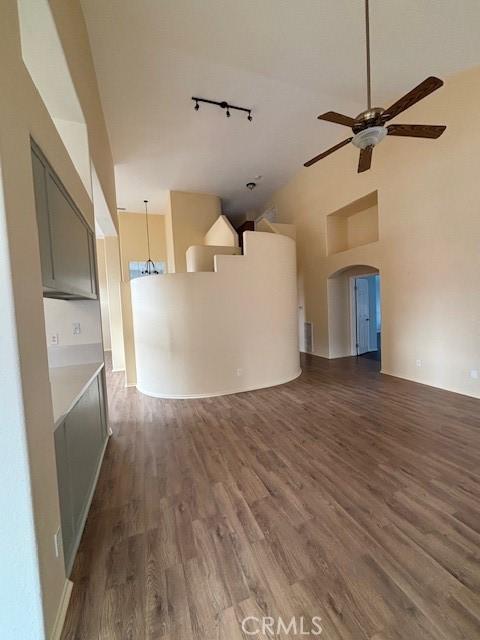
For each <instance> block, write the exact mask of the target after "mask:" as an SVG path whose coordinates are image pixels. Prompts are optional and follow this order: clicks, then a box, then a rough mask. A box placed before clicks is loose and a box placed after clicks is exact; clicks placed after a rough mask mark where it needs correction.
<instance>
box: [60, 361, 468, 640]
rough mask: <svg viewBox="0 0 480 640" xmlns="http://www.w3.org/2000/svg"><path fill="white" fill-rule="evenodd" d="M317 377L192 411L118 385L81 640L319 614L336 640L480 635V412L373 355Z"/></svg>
mask: <svg viewBox="0 0 480 640" xmlns="http://www.w3.org/2000/svg"><path fill="white" fill-rule="evenodd" d="M302 364H303V374H302V376H301V377H300V378H299V379H298V380H296V381H294V382H291V383H289V384H286V385H283V386H280V387H274V388H271V389H265V390H261V391H255V392H250V393H243V394H238V395H233V396H223V397H220V398H211V399H201V400H188V401H185V400H184V401H181V400H180V401H178V400H177V401H173V400H156V399H153V398H148V397H146V396H142V395H141V394H139V393H138V392H137V391H136V390H135V389H132V388H130V389H124V388H123V387H122V384H123V376H122V375H121V374H111V373H110V374H109V391H110V417H111V426H112V428H113V432H114V435H113V437H112V438H111V440H110V443H109V445H108V449H107V453H106V457H105V461H104V465H103V469H102V472H101V476H100V479H99V483H98V487H97V491H96V494H95V497H94V501H93V504H92V508H91V511H90V515H89V518H88V522H87V526H86V530H85V533H84V536H83V540H82V543H81V547H80V551H79V554H78V556H77V560H76V563H75V567H74V571H73V575H72V580H73V581H74V588H73V594H72V599H71V602H70V606H69V610H68V613H67V620H66V623H65V628H64V634H63V638H64V639H67V638H68V639H72V638H77V639H82V640H87V639H88V640H90V639H94V638H95V639H97V638H98V639H102V640H106V639H108V640H110V639H117V638H118V639H121V640H128V639H135V640H142V639H143V638H146V639H149V640H213V639H215V640H239V639H241V638H252V637H254V638H272V637H275V636H272V635H270V634H269V633H268V632H266V634H264V635H262V634H259V635H255V636H252V635H250V636H248V635H244V634H242V632H241V627H240V621H241V620H242V619H243V618H244V617H246V616H255V617H257V618H261V617H262V616H272V617H274V618H276V617H280V616H281V617H282V619H283V620H286V621H289V620H290V618H291V617H292V616H295V617H296V618H297V619H298V618H300V617H302V616H303V617H304V618H305V619H308V620H310V619H311V618H312V617H313V616H319V617H321V618H322V622H321V624H322V626H323V632H322V634H321V635H320V636H319V637H320V638H323V639H328V640H347V639H348V640H363V639H369V640H454V639H457V638H458V639H460V638H462V639H466V640H476V639H478V638H480V595H479V594H480V564H479V560H480V465H479V460H480V415H479V413H480V412H479V409H480V401H478V400H474V399H472V398H468V397H464V396H460V395H455V394H452V393H448V392H444V391H440V390H436V389H432V388H429V387H425V386H422V385H417V384H414V383H411V382H407V381H403V380H399V379H396V378H392V377H388V376H381V375H380V374H379V373H378V372H377V367H378V365H377V363H376V362H373V361H369V360H365V359H361V358H360V359H358V360H356V359H353V358H352V359H351V358H347V359H342V360H336V361H327V360H323V359H321V358H315V357H311V356H309V357H305V358H304V360H303V363H302ZM251 622H252V627H249V629H250V630H255V627H253V621H251ZM307 627H308V625H307ZM307 630H308V629H307ZM297 631H298V628H297ZM277 637H284V638H285V637H287V638H297V637H298V638H300V637H301V638H308V636H305V635H302V636H301V635H300V634H298V635H296V634H295V633H290V634H283V636H277ZM311 637H315V636H311ZM317 637H318V636H317Z"/></svg>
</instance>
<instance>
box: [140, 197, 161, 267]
mask: <svg viewBox="0 0 480 640" xmlns="http://www.w3.org/2000/svg"><path fill="white" fill-rule="evenodd" d="M143 202H144V203H145V226H146V229H147V250H148V259H147V261H146V262H145V267H144V269H143V271H142V275H143V276H153V275H158V271H157V270H156V269H155V263H154V262H153V260H152V258H151V255H150V231H149V228H148V200H144V201H143Z"/></svg>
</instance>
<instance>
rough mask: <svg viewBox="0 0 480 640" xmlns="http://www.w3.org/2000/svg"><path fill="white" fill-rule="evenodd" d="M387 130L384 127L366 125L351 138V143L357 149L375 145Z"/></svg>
mask: <svg viewBox="0 0 480 640" xmlns="http://www.w3.org/2000/svg"><path fill="white" fill-rule="evenodd" d="M387 133H388V131H387V128H386V127H368V128H367V129H363V131H359V132H358V133H356V134H355V135H354V136H353V138H352V144H354V145H355V146H356V147H358V148H359V149H366V148H367V147H375V146H376V145H377V144H378V143H379V142H381V141H382V140H383V139H384V138H385V136H386V135H387Z"/></svg>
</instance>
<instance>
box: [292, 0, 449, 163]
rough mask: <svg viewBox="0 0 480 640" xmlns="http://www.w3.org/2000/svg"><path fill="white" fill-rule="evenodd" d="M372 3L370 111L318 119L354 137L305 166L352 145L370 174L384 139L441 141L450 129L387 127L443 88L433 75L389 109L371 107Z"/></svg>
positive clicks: (367, 22) (367, 20) (367, 25)
mask: <svg viewBox="0 0 480 640" xmlns="http://www.w3.org/2000/svg"><path fill="white" fill-rule="evenodd" d="M368 3H369V0H365V36H366V38H365V41H366V53H367V105H368V107H367V109H366V110H365V111H362V113H360V114H359V115H358V116H357V117H356V118H350V117H349V116H344V115H342V114H341V113H336V112H335V111H327V113H322V115H320V116H318V119H319V120H326V121H327V122H334V123H335V124H342V125H344V126H346V127H351V129H352V131H353V134H354V135H353V136H351V137H350V138H347V139H346V140H343V141H342V142H339V143H338V144H336V145H335V146H334V147H331V148H330V149H327V151H324V152H323V153H320V154H319V155H318V156H315V157H314V158H312V159H311V160H309V161H308V162H305V165H304V166H305V167H311V166H312V164H315V163H316V162H318V161H319V160H321V159H322V158H325V157H326V156H328V155H330V154H331V153H333V152H334V151H337V149H341V148H342V147H344V146H345V145H347V144H349V143H350V142H351V143H352V144H354V145H355V146H356V147H358V148H359V149H360V158H359V161H358V173H362V172H363V171H367V170H368V169H370V166H371V164H372V151H373V147H375V146H376V145H377V144H378V143H379V142H381V141H382V140H383V139H384V138H385V136H406V137H409V138H438V137H439V136H441V135H442V133H443V132H444V131H445V129H446V128H447V127H446V126H444V125H429V124H390V125H388V126H386V122H388V121H389V120H392V118H395V117H396V116H398V114H399V113H402V111H405V110H406V109H408V108H409V107H411V106H412V105H414V104H415V103H416V102H419V101H420V100H423V98H426V97H427V96H428V95H429V94H430V93H433V92H434V91H436V90H437V89H439V88H440V87H441V86H442V85H443V81H442V80H440V78H435V77H434V76H430V77H429V78H427V79H426V80H424V81H423V82H421V83H420V84H419V85H418V86H417V87H415V88H414V89H412V90H411V91H409V92H408V93H407V94H406V95H404V96H403V97H402V98H400V99H399V100H397V102H395V103H394V104H392V106H391V107H389V108H388V109H382V108H381V107H372V88H371V80H370V15H369V5H368Z"/></svg>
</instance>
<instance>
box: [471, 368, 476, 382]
mask: <svg viewBox="0 0 480 640" xmlns="http://www.w3.org/2000/svg"><path fill="white" fill-rule="evenodd" d="M470 378H473V379H474V380H478V369H472V370H471V371H470Z"/></svg>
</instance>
